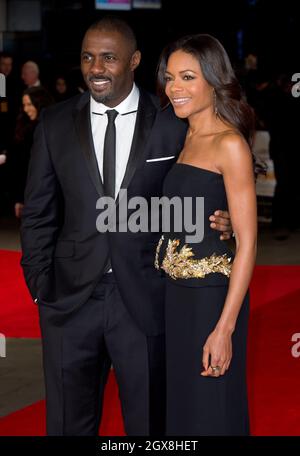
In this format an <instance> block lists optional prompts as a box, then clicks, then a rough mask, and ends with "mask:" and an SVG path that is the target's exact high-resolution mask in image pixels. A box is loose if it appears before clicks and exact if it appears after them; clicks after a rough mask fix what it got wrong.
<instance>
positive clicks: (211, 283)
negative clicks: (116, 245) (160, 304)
mask: <svg viewBox="0 0 300 456" xmlns="http://www.w3.org/2000/svg"><path fill="white" fill-rule="evenodd" d="M164 196H167V197H168V198H172V197H174V196H178V197H179V198H180V199H181V200H182V201H183V198H185V197H190V198H191V199H194V200H195V199H196V197H204V212H203V222H204V238H203V240H202V242H198V243H188V244H187V243H186V241H185V239H186V235H191V233H190V232H187V231H185V225H184V223H183V228H182V230H181V232H178V231H176V230H175V226H176V225H175V222H176V215H174V214H175V212H174V213H173V218H172V216H171V223H170V230H169V232H168V233H167V232H166V233H164V236H163V238H162V239H161V241H160V243H159V245H158V248H157V255H156V267H158V268H162V269H164V271H165V273H166V278H167V286H166V350H167V435H182V436H183V435H195V436H196V435H248V434H249V423H248V406H247V387H246V339H247V325H248V313H249V302H248V294H247V296H246V297H245V300H244V303H243V305H242V307H241V310H240V313H239V317H238V320H237V324H236V328H235V331H234V333H233V336H232V344H233V357H232V360H231V364H230V367H229V370H228V371H227V372H226V373H225V375H224V376H220V377H218V378H213V377H202V376H201V375H200V373H201V371H202V370H203V367H202V350H203V346H204V344H205V342H206V339H207V337H208V336H209V334H210V333H211V332H212V331H213V329H214V328H215V326H216V323H217V321H218V320H219V318H220V315H221V312H222V309H223V306H224V302H225V299H226V295H227V290H228V283H229V276H230V268H231V263H232V259H233V253H232V252H231V251H230V250H229V248H228V246H227V244H226V243H225V242H223V241H221V240H220V239H219V236H220V234H219V233H218V232H216V231H214V230H212V229H211V228H210V226H209V225H210V222H209V216H210V215H212V214H213V213H214V211H215V210H217V209H226V208H227V199H226V192H225V187H224V182H223V177H222V175H221V174H218V173H215V172H212V171H208V170H205V169H202V168H198V167H194V166H191V165H187V164H182V163H176V164H175V165H174V166H173V167H172V168H171V170H170V171H169V173H168V174H167V176H166V178H165V181H164ZM195 207H196V205H193V221H194V222H196V215H195ZM177 222H178V220H177ZM176 229H178V227H177V228H176ZM184 246H185V247H184ZM189 248H190V249H191V250H187V249H189Z"/></svg>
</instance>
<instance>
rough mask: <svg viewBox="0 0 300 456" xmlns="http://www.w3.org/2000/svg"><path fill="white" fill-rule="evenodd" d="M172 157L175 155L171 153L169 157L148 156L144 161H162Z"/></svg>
mask: <svg viewBox="0 0 300 456" xmlns="http://www.w3.org/2000/svg"><path fill="white" fill-rule="evenodd" d="M172 158H175V155H171V156H169V157H160V158H150V159H149V160H146V162H147V163H150V162H158V161H163V160H171V159H172Z"/></svg>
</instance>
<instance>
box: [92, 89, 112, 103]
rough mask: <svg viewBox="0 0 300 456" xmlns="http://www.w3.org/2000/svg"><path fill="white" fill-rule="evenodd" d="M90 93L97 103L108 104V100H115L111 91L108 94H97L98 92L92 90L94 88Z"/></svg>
mask: <svg viewBox="0 0 300 456" xmlns="http://www.w3.org/2000/svg"><path fill="white" fill-rule="evenodd" d="M90 94H91V95H92V97H93V98H94V100H95V101H96V102H97V103H103V104H106V103H107V102H108V101H111V100H113V95H112V94H111V93H107V94H105V95H104V94H103V95H102V94H97V93H94V92H92V90H90Z"/></svg>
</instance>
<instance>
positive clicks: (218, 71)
mask: <svg viewBox="0 0 300 456" xmlns="http://www.w3.org/2000/svg"><path fill="white" fill-rule="evenodd" d="M179 50H181V51H183V52H186V53H188V54H191V55H193V56H194V57H195V58H196V59H197V61H198V62H199V65H200V67H201V70H202V74H203V77H204V79H205V80H206V82H207V83H208V84H209V85H210V86H211V87H213V88H214V90H215V93H216V107H217V111H218V116H219V117H220V118H221V119H222V120H224V121H225V122H226V123H229V124H231V125H233V126H234V127H235V128H236V129H237V130H238V131H239V132H240V133H241V134H242V135H243V136H244V138H245V139H246V141H247V142H248V144H249V146H250V147H251V146H252V143H253V135H254V113H253V110H252V108H251V107H250V106H249V105H248V103H247V102H246V101H245V99H244V98H243V94H242V90H241V86H240V84H239V82H238V80H237V78H236V76H235V74H234V71H233V68H232V66H231V63H230V60H229V57H228V55H227V52H226V51H225V49H224V48H223V46H222V44H221V43H220V42H219V41H218V40H217V39H216V38H214V37H213V36H211V35H203V34H201V35H200V34H199V35H188V36H185V37H183V38H179V39H178V40H177V41H175V42H173V43H171V44H169V45H168V46H166V47H165V48H164V50H163V52H162V54H161V56H160V60H159V64H158V70H157V90H158V95H159V97H160V99H161V104H162V106H166V105H167V104H168V102H169V100H168V98H167V96H166V94H165V86H166V81H165V71H166V68H167V64H168V59H169V57H170V55H171V54H172V53H173V52H175V51H179Z"/></svg>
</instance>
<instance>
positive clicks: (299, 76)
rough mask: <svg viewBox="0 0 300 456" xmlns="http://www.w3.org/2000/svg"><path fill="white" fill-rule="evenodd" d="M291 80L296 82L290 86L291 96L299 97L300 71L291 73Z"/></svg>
mask: <svg viewBox="0 0 300 456" xmlns="http://www.w3.org/2000/svg"><path fill="white" fill-rule="evenodd" d="M292 82H296V84H294V85H293V87H292V95H293V97H295V98H298V97H300V73H294V74H293V76H292Z"/></svg>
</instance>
